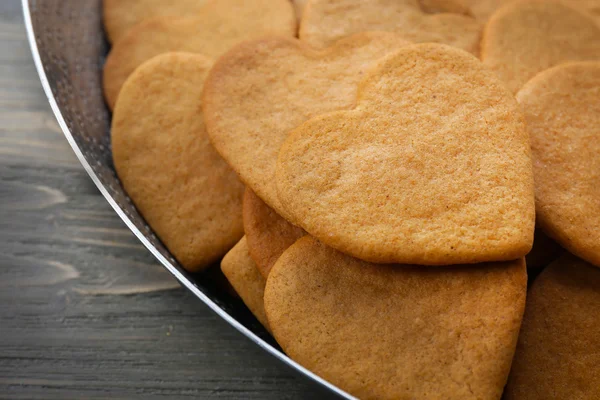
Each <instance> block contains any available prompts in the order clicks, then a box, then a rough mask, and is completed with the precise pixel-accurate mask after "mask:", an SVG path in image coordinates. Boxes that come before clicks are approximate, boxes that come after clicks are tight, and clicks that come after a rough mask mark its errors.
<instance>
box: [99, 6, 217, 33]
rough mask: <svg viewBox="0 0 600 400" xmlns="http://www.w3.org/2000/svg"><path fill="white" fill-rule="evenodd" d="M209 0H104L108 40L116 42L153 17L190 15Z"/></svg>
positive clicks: (103, 10)
mask: <svg viewBox="0 0 600 400" xmlns="http://www.w3.org/2000/svg"><path fill="white" fill-rule="evenodd" d="M206 1H207V0H175V1H165V0H103V1H102V14H103V15H102V16H103V21H104V29H105V31H106V35H107V36H108V40H109V41H110V42H111V43H115V42H116V41H117V40H119V39H120V38H121V37H123V36H124V35H125V33H126V32H127V31H129V30H130V29H131V28H133V27H134V26H135V25H137V24H138V23H140V22H142V21H144V20H146V19H150V18H153V17H159V16H165V15H172V16H180V17H184V16H190V15H194V14H197V13H200V12H201V11H202V7H203V6H204V3H206Z"/></svg>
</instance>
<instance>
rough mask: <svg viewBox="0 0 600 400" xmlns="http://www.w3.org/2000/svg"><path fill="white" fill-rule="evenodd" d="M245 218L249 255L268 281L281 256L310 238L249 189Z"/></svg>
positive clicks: (245, 203) (245, 198) (246, 196)
mask: <svg viewBox="0 0 600 400" xmlns="http://www.w3.org/2000/svg"><path fill="white" fill-rule="evenodd" d="M243 217H244V232H246V241H247V243H248V251H249V253H250V256H251V257H252V259H253V260H254V261H255V262H256V266H257V268H258V270H259V271H260V273H261V274H262V276H264V277H265V278H266V277H267V276H269V271H271V268H272V267H273V265H274V264H275V261H277V259H278V258H279V256H281V254H283V252H284V251H285V250H286V249H287V248H288V247H290V246H291V245H293V244H294V243H296V241H297V240H298V239H300V238H301V237H302V236H304V235H306V232H304V230H303V229H302V228H298V227H297V226H294V225H292V224H290V223H289V222H287V221H286V220H285V219H284V218H283V217H281V216H280V215H279V214H277V213H276V212H275V210H273V209H272V208H271V207H269V206H268V205H267V204H266V203H265V202H264V201H262V200H261V199H260V197H258V196H257V195H256V194H255V193H254V192H253V191H252V190H250V189H248V188H246V192H245V193H244V205H243Z"/></svg>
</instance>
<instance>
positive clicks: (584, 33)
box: [481, 0, 600, 93]
mask: <svg viewBox="0 0 600 400" xmlns="http://www.w3.org/2000/svg"><path fill="white" fill-rule="evenodd" d="M597 59H600V25H598V24H596V22H595V21H594V20H593V19H592V18H591V16H590V15H589V14H586V13H583V12H582V11H580V10H578V9H575V8H572V7H570V6H567V5H566V4H563V3H558V2H553V1H548V0H546V1H519V2H515V3H511V4H510V5H507V6H506V7H503V8H501V9H500V10H498V12H496V13H495V14H494V15H493V16H492V17H491V18H490V20H489V22H488V24H487V25H486V27H485V30H484V33H483V39H482V41H481V60H482V61H483V63H484V64H485V65H486V66H487V67H488V68H490V69H491V70H493V71H494V72H496V73H497V74H498V76H499V77H500V79H502V80H503V81H504V82H505V83H506V85H507V86H508V88H509V89H510V90H511V91H512V92H513V93H516V92H517V91H518V90H519V89H521V87H522V86H523V85H524V84H525V83H526V82H527V81H528V80H529V79H531V78H533V77H534V76H535V75H536V74H537V73H538V72H541V71H543V70H545V69H547V68H550V67H553V66H555V65H558V64H561V63H563V62H566V61H585V60H597Z"/></svg>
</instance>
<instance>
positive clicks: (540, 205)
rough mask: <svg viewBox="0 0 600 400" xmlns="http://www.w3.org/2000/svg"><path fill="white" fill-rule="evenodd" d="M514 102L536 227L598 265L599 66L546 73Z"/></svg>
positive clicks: (575, 66)
mask: <svg viewBox="0 0 600 400" xmlns="http://www.w3.org/2000/svg"><path fill="white" fill-rule="evenodd" d="M517 100H518V102H519V103H520V104H521V105H522V107H523V110H524V112H525V117H526V121H527V127H528V130H529V134H530V137H531V151H532V157H533V172H534V178H535V197H536V212H537V219H538V224H539V225H540V227H541V228H542V229H543V230H544V231H545V232H546V233H547V234H548V235H549V236H550V237H552V238H554V239H555V240H556V241H557V242H558V243H559V244H560V245H561V246H562V247H564V248H566V249H567V250H569V251H570V252H572V253H573V254H575V255H577V256H579V257H580V258H583V259H585V260H586V261H588V262H590V263H592V264H594V265H597V266H600V185H598V182H599V179H600V62H582V63H568V64H563V65H560V66H557V67H555V68H552V69H549V70H546V71H544V72H542V73H540V74H538V75H537V76H536V77H535V78H533V79H532V80H531V81H529V82H528V83H527V84H526V85H525V86H524V87H523V89H521V91H519V93H517Z"/></svg>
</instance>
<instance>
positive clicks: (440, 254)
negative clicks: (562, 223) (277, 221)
mask: <svg viewBox="0 0 600 400" xmlns="http://www.w3.org/2000/svg"><path fill="white" fill-rule="evenodd" d="M276 183H277V189H278V195H279V198H280V201H281V203H282V205H283V206H284V207H285V208H286V209H287V212H288V214H289V215H290V216H291V217H290V221H291V222H292V223H294V224H296V225H297V226H300V227H302V228H303V229H304V230H306V231H307V232H308V233H309V234H311V235H312V236H314V237H316V238H317V239H319V240H320V241H322V242H323V243H325V244H327V245H329V246H331V247H333V248H335V249H337V250H339V251H342V252H344V253H346V254H350V255H352V256H354V257H357V258H360V259H363V260H366V261H371V262H379V263H402V264H420V265H451V264H466V263H479V262H487V261H504V260H513V259H516V258H519V257H522V256H524V255H525V254H527V253H528V252H529V250H530V249H531V245H532V241H533V231H534V225H535V221H534V220H535V207H534V196H533V173H532V167H531V158H530V149H529V135H528V133H527V131H526V129H525V121H524V117H523V113H522V112H521V110H520V108H519V106H518V104H517V102H516V101H515V99H514V97H513V96H512V95H511V94H510V92H509V91H508V90H507V89H506V87H505V86H504V85H503V84H502V82H500V81H499V80H498V79H497V77H496V76H495V75H494V73H493V72H491V71H489V70H487V69H486V68H485V67H484V66H483V65H482V64H481V63H480V62H479V60H477V59H475V57H473V56H471V55H469V54H468V53H466V52H464V51H462V50H459V49H456V48H453V47H449V46H445V45H439V44H418V45H412V46H408V47H405V48H403V49H400V50H399V51H397V52H396V53H394V54H393V55H391V56H389V57H387V58H386V59H385V60H383V61H382V62H381V63H380V64H379V65H378V66H377V68H375V69H372V70H371V71H370V72H369V73H368V74H367V76H366V78H365V80H363V82H362V83H361V85H360V87H359V91H358V100H357V106H356V108H354V109H353V110H349V111H338V112H333V113H330V114H324V115H321V116H319V117H316V118H313V119H311V120H309V121H308V122H306V123H304V124H303V125H301V126H299V127H298V128H297V129H295V130H294V131H293V132H292V133H291V134H290V136H289V137H288V139H287V141H286V142H285V143H284V144H283V146H282V148H281V151H280V154H279V159H278V162H277V174H276Z"/></svg>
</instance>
